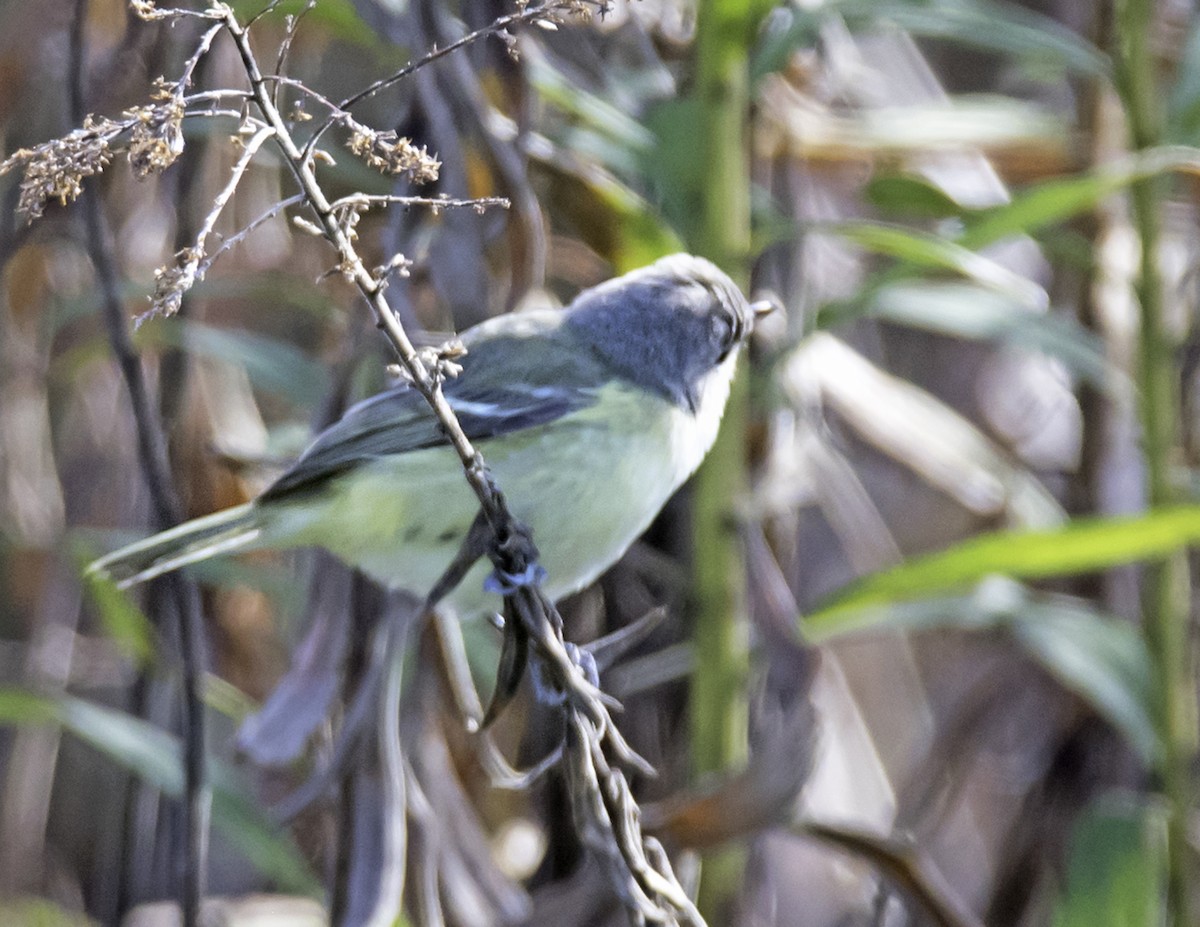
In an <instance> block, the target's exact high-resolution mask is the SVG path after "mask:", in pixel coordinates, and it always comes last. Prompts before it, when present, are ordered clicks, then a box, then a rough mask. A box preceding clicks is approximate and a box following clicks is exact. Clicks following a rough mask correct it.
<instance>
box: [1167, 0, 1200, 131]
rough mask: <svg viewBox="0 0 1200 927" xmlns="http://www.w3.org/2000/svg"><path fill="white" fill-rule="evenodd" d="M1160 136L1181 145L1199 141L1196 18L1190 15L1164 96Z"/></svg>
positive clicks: (1199, 52)
mask: <svg viewBox="0 0 1200 927" xmlns="http://www.w3.org/2000/svg"><path fill="white" fill-rule="evenodd" d="M1166 115H1167V118H1166V126H1165V127H1164V133H1163V134H1164V136H1165V137H1166V139H1167V140H1168V141H1171V142H1175V143H1176V144H1181V145H1194V144H1196V143H1197V142H1200V19H1197V18H1196V17H1192V19H1191V26H1190V31H1189V33H1188V38H1187V43H1186V44H1185V45H1184V48H1183V54H1182V55H1180V58H1179V70H1178V72H1177V73H1176V75H1175V80H1174V82H1173V83H1172V86H1171V93H1170V96H1169V97H1168V99H1167V114H1166Z"/></svg>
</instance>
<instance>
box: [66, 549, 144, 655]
mask: <svg viewBox="0 0 1200 927" xmlns="http://www.w3.org/2000/svg"><path fill="white" fill-rule="evenodd" d="M93 555H94V554H91V553H89V554H88V555H86V556H84V557H81V558H80V559H81V561H82V562H83V563H86V562H87V561H89V560H91V559H92V556H93ZM83 577H84V587H85V588H86V590H87V593H88V596H89V597H90V598H91V600H92V604H93V605H94V606H95V607H96V612H97V614H98V615H99V617H100V623H101V624H102V625H103V626H104V631H105V633H106V634H107V635H108V636H109V637H110V638H111V639H112V641H113V643H114V644H116V645H117V648H118V649H119V650H120V651H121V653H123V654H124V655H125V656H126V657H128V658H129V659H130V660H132V661H133V662H134V663H135V664H136V665H138V666H144V665H145V664H146V663H148V662H149V661H150V658H151V657H153V656H154V628H153V626H152V625H151V624H150V619H149V618H147V617H146V616H145V615H144V614H143V613H142V610H141V609H140V608H138V607H137V606H136V605H134V604H133V600H132V599H131V598H130V597H129V595H128V594H126V593H125V592H123V591H122V590H120V589H118V588H117V584H116V583H115V582H113V581H112V579H111V578H109V577H107V576H102V575H99V574H95V573H87V572H84V574H83Z"/></svg>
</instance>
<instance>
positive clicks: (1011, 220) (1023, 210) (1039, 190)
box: [958, 147, 1200, 249]
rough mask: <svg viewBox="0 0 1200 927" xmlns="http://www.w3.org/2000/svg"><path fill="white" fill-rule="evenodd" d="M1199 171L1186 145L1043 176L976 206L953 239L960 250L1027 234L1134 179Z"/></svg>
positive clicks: (1199, 162)
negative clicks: (993, 203) (990, 204)
mask: <svg viewBox="0 0 1200 927" xmlns="http://www.w3.org/2000/svg"><path fill="white" fill-rule="evenodd" d="M1184 169H1186V170H1191V171H1196V170H1200V152H1198V151H1196V150H1195V149H1192V148H1180V147H1169V148H1155V149H1150V150H1148V151H1144V152H1142V153H1140V154H1138V155H1136V156H1134V157H1130V158H1126V159H1125V160H1123V161H1121V162H1119V163H1117V164H1113V165H1107V166H1105V167H1103V168H1100V169H1098V170H1096V171H1093V172H1091V173H1089V174H1083V175H1081V176H1078V177H1070V178H1067V179H1065V180H1048V181H1046V182H1044V183H1040V184H1037V185H1036V186H1033V187H1030V188H1029V189H1027V190H1025V191H1024V192H1022V193H1021V194H1019V195H1018V196H1015V197H1013V200H1012V202H1010V203H1006V204H1005V205H1003V206H997V207H995V208H993V209H986V210H980V211H979V213H978V214H977V215H978V217H977V218H975V219H973V220H970V221H968V224H967V229H966V231H965V232H964V233H963V235H962V236H961V237H960V238H959V239H958V243H959V244H961V245H962V246H963V247H965V248H971V249H976V248H982V247H984V246H985V245H989V244H991V243H993V242H996V241H999V240H1001V239H1003V238H1008V237H1009V236H1012V235H1030V234H1033V233H1034V232H1036V231H1038V230H1040V229H1042V228H1045V227H1046V226H1048V225H1052V224H1054V223H1057V222H1063V221H1065V220H1067V219H1071V218H1073V217H1074V216H1077V215H1080V214H1081V213H1084V212H1089V211H1090V210H1092V209H1095V208H1096V206H1097V205H1098V204H1099V203H1100V201H1101V200H1103V199H1105V198H1106V197H1109V196H1111V195H1112V194H1114V193H1116V192H1117V191H1119V190H1122V189H1124V188H1125V187H1127V186H1129V185H1130V184H1132V183H1134V182H1135V181H1138V180H1141V179H1143V178H1146V177H1152V176H1154V175H1155V174H1161V173H1165V172H1168V171H1176V170H1184Z"/></svg>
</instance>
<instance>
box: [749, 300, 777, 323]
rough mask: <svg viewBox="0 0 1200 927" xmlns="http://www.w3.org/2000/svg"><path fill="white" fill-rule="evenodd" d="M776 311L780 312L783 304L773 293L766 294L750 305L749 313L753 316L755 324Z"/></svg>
mask: <svg viewBox="0 0 1200 927" xmlns="http://www.w3.org/2000/svg"><path fill="white" fill-rule="evenodd" d="M776 311H780V312H782V311H783V304H782V303H781V302H780V301H779V297H778V296H776V295H775V294H774V293H767V294H765V295H764V296H763V297H762V298H761V299H756V300H755V301H754V302H752V303H751V304H750V312H751V314H752V315H753V316H754V321H755V322H757V321H758V320H759V319H761V318H765V317H766V316H768V315H770V314H771V313H772V312H776Z"/></svg>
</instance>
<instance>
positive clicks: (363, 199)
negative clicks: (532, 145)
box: [329, 193, 512, 213]
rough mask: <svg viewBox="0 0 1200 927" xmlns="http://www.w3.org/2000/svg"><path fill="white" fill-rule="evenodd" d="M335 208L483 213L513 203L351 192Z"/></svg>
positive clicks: (498, 198) (502, 199) (485, 198)
mask: <svg viewBox="0 0 1200 927" xmlns="http://www.w3.org/2000/svg"><path fill="white" fill-rule="evenodd" d="M329 205H330V207H331V208H333V209H345V208H346V207H348V206H387V205H396V206H428V207H430V208H431V209H433V210H434V212H436V211H437V210H439V209H474V210H475V211H476V212H478V213H482V212H484V211H486V210H487V209H489V208H490V207H498V208H500V209H508V208H509V206H511V205H512V203H511V202H510V201H509V200H508V198H507V197H503V196H482V197H480V198H479V199H468V200H463V199H455V198H453V197H449V196H398V195H394V194H390V193H351V194H349V195H348V196H343V197H341V198H340V199H336V200H334V201H333V202H332V203H330V204H329Z"/></svg>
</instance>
